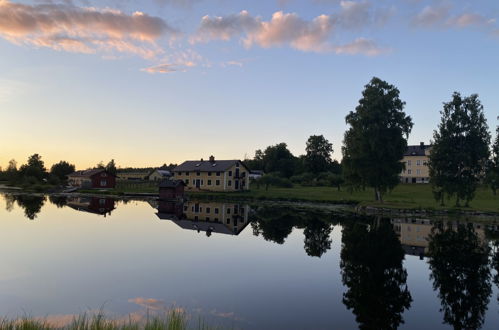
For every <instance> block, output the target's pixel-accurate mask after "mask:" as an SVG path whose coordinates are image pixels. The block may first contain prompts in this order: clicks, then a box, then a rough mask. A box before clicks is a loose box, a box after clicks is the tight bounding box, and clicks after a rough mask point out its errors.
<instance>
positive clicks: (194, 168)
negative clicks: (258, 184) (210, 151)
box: [173, 156, 250, 191]
mask: <svg viewBox="0 0 499 330" xmlns="http://www.w3.org/2000/svg"><path fill="white" fill-rule="evenodd" d="M249 172H250V171H249V169H248V168H247V167H246V166H245V165H244V164H243V162H241V161H240V160H215V157H213V156H211V157H210V159H209V160H208V161H204V160H203V159H201V160H197V161H196V160H189V161H186V162H183V163H182V164H180V165H179V166H177V167H175V168H174V169H173V178H174V179H176V180H182V181H184V183H185V188H186V189H187V190H207V191H242V190H249V184H250V181H249Z"/></svg>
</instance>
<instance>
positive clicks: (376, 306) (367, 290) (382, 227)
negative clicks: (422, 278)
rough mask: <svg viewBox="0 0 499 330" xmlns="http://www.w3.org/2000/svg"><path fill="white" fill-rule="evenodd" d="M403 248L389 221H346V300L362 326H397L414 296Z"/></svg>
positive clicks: (343, 257)
mask: <svg viewBox="0 0 499 330" xmlns="http://www.w3.org/2000/svg"><path fill="white" fill-rule="evenodd" d="M403 260H404V250H403V249H402V246H401V244H400V241H399V239H398V237H397V235H396V233H395V232H394V230H393V227H392V225H391V224H390V223H389V222H388V221H381V220H378V221H376V220H372V221H370V222H368V223H365V222H360V221H347V222H345V223H343V235H342V250H341V262H340V267H341V275H342V280H343V284H344V285H345V286H346V287H347V291H346V292H345V293H344V294H343V303H344V304H345V306H346V307H347V308H348V309H351V310H352V311H353V313H354V314H355V316H356V320H357V322H358V324H359V328H361V329H396V328H398V326H399V325H400V324H402V323H404V320H403V317H402V314H403V312H404V310H405V309H409V307H410V306H411V302H412V297H411V294H410V292H409V289H408V287H407V271H406V269H405V268H404V267H403V264H402V262H403Z"/></svg>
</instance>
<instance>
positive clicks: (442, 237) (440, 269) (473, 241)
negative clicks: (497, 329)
mask: <svg viewBox="0 0 499 330" xmlns="http://www.w3.org/2000/svg"><path fill="white" fill-rule="evenodd" d="M489 252H490V251H489V247H488V246H487V244H486V243H485V242H481V241H480V239H479V238H478V235H477V234H476V232H475V231H474V229H473V225H472V224H469V225H463V224H458V225H457V226H453V225H452V224H451V223H449V224H448V225H444V224H443V223H438V224H436V225H435V226H434V227H433V228H432V232H431V234H430V237H429V246H428V254H429V256H430V260H429V265H430V271H431V275H430V276H431V278H432V279H433V288H434V290H438V292H439V294H438V296H439V298H440V300H441V303H442V311H443V312H444V321H445V323H447V324H449V325H451V326H453V327H454V329H480V328H481V326H482V324H483V321H484V317H485V312H486V310H487V305H488V303H489V299H490V295H491V293H492V289H491V283H490V280H491V272H490V265H489V262H488V261H489Z"/></svg>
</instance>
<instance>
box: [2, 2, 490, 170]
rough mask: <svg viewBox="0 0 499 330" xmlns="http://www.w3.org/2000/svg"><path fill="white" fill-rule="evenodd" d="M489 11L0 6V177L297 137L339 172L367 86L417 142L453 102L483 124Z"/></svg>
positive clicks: (349, 6) (380, 6)
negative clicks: (326, 148)
mask: <svg viewBox="0 0 499 330" xmlns="http://www.w3.org/2000/svg"><path fill="white" fill-rule="evenodd" d="M498 20H499V1H496V0H470V1H466V0H459V1H447V0H376V1H375V0H360V1H339V0H261V1H260V0H258V1H256V0H253V1H250V0H246V1H242V0H141V1H139V0H122V1H119V0H108V1H105V0H104V1H95V0H81V1H78V0H74V1H70V0H66V1H63V0H60V1H58V0H52V1H50V0H35V1H10V0H9V1H7V0H0V113H1V126H0V166H1V167H2V168H5V167H6V166H7V163H8V161H9V160H10V159H12V158H15V159H16V160H17V161H18V163H19V164H21V163H24V162H25V161H26V159H27V157H28V156H29V155H31V154H33V153H39V154H41V155H42V157H43V159H44V160H45V162H46V164H47V165H48V166H50V165H51V164H52V163H54V162H57V161H59V160H67V161H69V162H72V163H74V164H76V166H77V168H87V167H90V166H93V165H95V164H97V163H98V162H99V161H104V162H107V161H109V160H110V159H111V158H114V159H115V161H116V162H117V164H118V165H120V166H122V167H124V166H158V165H161V164H163V163H171V162H173V163H176V162H182V161H183V160H185V159H198V158H201V157H203V158H208V157H209V156H210V155H211V154H213V155H215V157H216V158H218V159H223V158H226V159H235V158H240V159H242V158H244V157H245V155H246V156H248V157H252V156H253V154H254V151H255V150H256V149H263V148H265V147H266V146H268V145H271V144H276V143H279V142H286V143H288V146H289V148H290V149H291V151H292V152H293V153H294V154H295V155H299V154H302V153H303V152H304V148H305V141H306V139H307V138H308V136H310V135H312V134H323V135H324V136H326V138H328V139H329V140H330V141H331V142H332V143H333V148H334V150H335V152H334V155H333V157H334V158H336V159H340V158H341V143H342V139H343V133H344V131H345V129H346V125H345V120H344V119H345V115H346V114H347V113H348V112H349V111H351V110H353V109H354V108H355V106H356V104H357V102H358V100H359V98H360V97H361V92H362V89H363V86H364V85H365V84H366V83H367V82H368V81H369V80H370V79H371V78H372V77H373V76H378V77H380V78H382V79H384V80H387V81H388V82H390V83H392V84H394V85H395V86H397V87H398V88H399V89H400V91H401V98H402V99H403V100H404V101H406V102H407V106H406V112H407V113H408V114H409V115H411V116H412V117H413V121H414V123H415V126H414V129H413V132H412V134H411V136H410V138H409V143H411V144H416V143H419V141H425V142H429V140H430V139H431V137H432V132H433V130H434V129H435V128H436V126H437V124H438V121H439V118H440V114H439V111H440V110H441V108H442V102H444V101H448V100H450V98H451V94H452V92H453V91H460V92H462V93H463V94H465V95H469V94H471V93H478V94H479V95H480V99H481V101H482V103H483V105H484V107H485V112H486V116H487V119H488V122H489V126H490V128H491V131H494V130H495V126H496V125H497V120H496V117H497V115H499V89H498V88H499V21H498Z"/></svg>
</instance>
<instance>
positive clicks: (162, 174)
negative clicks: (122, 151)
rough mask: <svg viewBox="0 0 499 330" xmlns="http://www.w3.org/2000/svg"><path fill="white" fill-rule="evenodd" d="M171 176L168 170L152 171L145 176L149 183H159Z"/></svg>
mask: <svg viewBox="0 0 499 330" xmlns="http://www.w3.org/2000/svg"><path fill="white" fill-rule="evenodd" d="M171 176H172V173H171V172H170V171H168V170H154V171H152V172H150V173H149V174H148V175H147V177H146V178H147V180H149V181H161V180H165V179H168V178H169V177H171Z"/></svg>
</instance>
